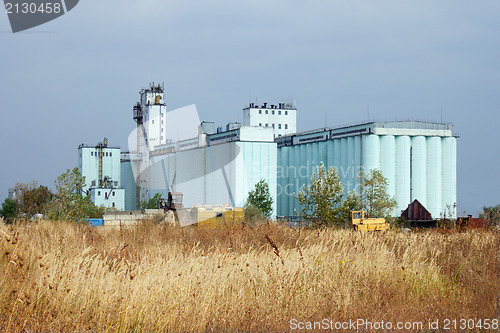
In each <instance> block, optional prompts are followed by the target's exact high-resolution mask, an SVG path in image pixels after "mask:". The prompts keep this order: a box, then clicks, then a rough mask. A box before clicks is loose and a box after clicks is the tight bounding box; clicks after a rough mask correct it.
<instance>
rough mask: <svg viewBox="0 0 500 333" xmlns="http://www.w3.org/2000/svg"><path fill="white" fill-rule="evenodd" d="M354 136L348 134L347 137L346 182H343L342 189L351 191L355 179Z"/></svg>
mask: <svg viewBox="0 0 500 333" xmlns="http://www.w3.org/2000/svg"><path fill="white" fill-rule="evenodd" d="M354 153H355V147H354V137H353V136H350V137H348V138H347V168H346V170H345V173H346V176H347V177H346V183H344V190H345V191H351V190H352V189H353V188H354V182H355V180H356V175H355V167H354Z"/></svg>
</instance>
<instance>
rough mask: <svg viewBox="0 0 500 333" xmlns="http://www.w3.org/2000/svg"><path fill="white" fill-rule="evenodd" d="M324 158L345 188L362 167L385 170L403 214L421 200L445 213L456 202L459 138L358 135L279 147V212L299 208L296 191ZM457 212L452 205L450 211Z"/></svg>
mask: <svg viewBox="0 0 500 333" xmlns="http://www.w3.org/2000/svg"><path fill="white" fill-rule="evenodd" d="M321 162H323V163H324V164H325V166H326V167H328V168H329V167H335V168H336V169H337V170H338V172H339V175H340V177H341V181H342V184H343V186H344V189H345V190H352V189H355V188H356V185H357V176H358V172H359V171H360V170H365V171H369V170H371V169H375V168H378V169H380V170H381V171H382V172H383V174H384V176H385V177H386V178H387V179H388V181H389V188H388V192H389V195H391V196H395V197H396V200H397V202H398V206H397V208H396V209H395V211H394V215H400V214H401V211H402V210H404V209H406V207H407V205H408V204H409V203H411V202H412V201H413V200H414V199H418V200H419V201H420V202H421V203H422V204H423V205H424V206H425V207H426V208H427V209H428V210H429V212H430V213H431V214H432V215H433V217H440V216H441V215H442V214H443V213H444V212H445V210H446V209H447V207H450V208H453V205H454V204H455V202H456V139H455V138H454V137H440V136H408V135H375V134H370V135H358V136H349V137H342V138H334V139H330V140H327V141H321V142H313V143H305V144H300V145H294V146H286V147H280V148H278V189H277V195H278V215H279V216H292V215H294V212H295V210H300V207H299V205H298V202H297V200H296V199H295V197H294V195H295V194H296V193H297V192H298V191H299V190H300V188H301V186H303V185H305V184H307V183H308V182H309V179H310V176H311V174H312V172H313V171H314V170H315V168H316V166H318V165H319V164H320V163H321ZM450 213H451V215H452V216H454V211H453V209H452V210H451V211H450V212H447V214H448V216H450Z"/></svg>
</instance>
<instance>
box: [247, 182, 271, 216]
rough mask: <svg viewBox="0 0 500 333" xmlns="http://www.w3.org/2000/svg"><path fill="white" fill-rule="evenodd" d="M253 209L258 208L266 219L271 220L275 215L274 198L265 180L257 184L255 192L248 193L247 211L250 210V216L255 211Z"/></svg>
mask: <svg viewBox="0 0 500 333" xmlns="http://www.w3.org/2000/svg"><path fill="white" fill-rule="evenodd" d="M252 207H253V208H257V210H259V211H260V213H261V214H262V216H264V217H265V218H271V215H272V214H273V198H271V193H270V192H269V184H268V183H267V182H266V181H265V180H264V179H261V180H260V181H259V182H258V183H257V184H255V188H254V190H253V191H250V192H248V198H247V202H246V204H245V209H250V213H249V214H250V215H251V212H252V211H255V209H253V208H252Z"/></svg>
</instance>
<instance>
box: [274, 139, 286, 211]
mask: <svg viewBox="0 0 500 333" xmlns="http://www.w3.org/2000/svg"><path fill="white" fill-rule="evenodd" d="M286 148H287V147H282V148H279V149H278V170H277V172H276V178H277V180H278V188H277V189H276V195H277V196H278V211H277V213H276V214H277V215H278V216H283V215H284V212H285V205H284V198H285V196H284V195H283V187H284V186H285V184H286V181H287V179H286V177H285V168H286V162H285V161H284V160H283V156H284V155H285V149H286Z"/></svg>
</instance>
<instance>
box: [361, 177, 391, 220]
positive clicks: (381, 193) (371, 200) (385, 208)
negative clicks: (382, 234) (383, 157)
mask: <svg viewBox="0 0 500 333" xmlns="http://www.w3.org/2000/svg"><path fill="white" fill-rule="evenodd" d="M358 183H359V191H358V193H359V201H360V204H361V208H362V209H364V210H365V211H366V212H367V213H368V215H370V217H389V216H390V215H391V213H392V211H393V210H394V208H396V206H397V201H396V199H395V198H394V197H390V196H389V193H388V186H389V181H388V180H387V178H385V177H384V175H383V174H382V171H381V170H380V169H372V170H370V171H369V172H368V173H366V172H365V171H364V170H361V171H360V172H359V174H358Z"/></svg>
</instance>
